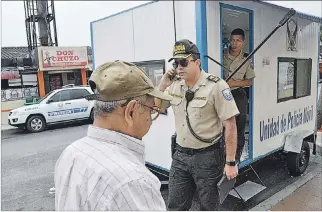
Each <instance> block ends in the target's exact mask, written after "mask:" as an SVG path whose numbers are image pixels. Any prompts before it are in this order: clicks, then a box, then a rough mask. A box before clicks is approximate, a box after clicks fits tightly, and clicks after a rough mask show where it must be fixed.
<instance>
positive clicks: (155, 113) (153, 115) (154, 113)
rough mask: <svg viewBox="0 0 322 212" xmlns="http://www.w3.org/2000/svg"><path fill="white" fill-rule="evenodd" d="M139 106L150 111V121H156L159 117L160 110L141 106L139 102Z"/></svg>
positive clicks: (155, 107)
mask: <svg viewBox="0 0 322 212" xmlns="http://www.w3.org/2000/svg"><path fill="white" fill-rule="evenodd" d="M140 104H141V105H143V106H145V107H147V108H149V109H150V110H151V119H152V121H154V120H156V119H157V118H158V117H159V115H160V108H158V107H157V106H153V107H151V106H148V105H145V104H143V103H141V102H140Z"/></svg>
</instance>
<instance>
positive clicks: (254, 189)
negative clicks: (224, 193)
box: [229, 181, 266, 202]
mask: <svg viewBox="0 0 322 212" xmlns="http://www.w3.org/2000/svg"><path fill="white" fill-rule="evenodd" d="M264 189H266V187H265V186H262V185H260V184H257V183H254V182H252V181H247V182H245V183H243V184H241V185H239V186H237V187H235V188H234V189H233V190H231V191H230V192H229V194H230V195H232V196H234V197H236V198H238V199H241V200H243V201H244V202H246V201H247V200H249V199H250V198H252V197H253V196H255V195H256V194H258V193H259V192H261V191H263V190H264ZM236 191H237V192H236Z"/></svg>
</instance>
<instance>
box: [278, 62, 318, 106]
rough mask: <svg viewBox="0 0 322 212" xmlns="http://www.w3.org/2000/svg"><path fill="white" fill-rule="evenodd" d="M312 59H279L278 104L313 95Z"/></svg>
mask: <svg viewBox="0 0 322 212" xmlns="http://www.w3.org/2000/svg"><path fill="white" fill-rule="evenodd" d="M311 72H312V60H311V59H297V58H285V57H283V58H281V57H279V58H278V74H277V102H284V101H287V100H290V99H296V98H300V97H304V96H309V95H310V94H311Z"/></svg>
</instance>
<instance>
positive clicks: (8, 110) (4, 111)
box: [1, 109, 13, 113]
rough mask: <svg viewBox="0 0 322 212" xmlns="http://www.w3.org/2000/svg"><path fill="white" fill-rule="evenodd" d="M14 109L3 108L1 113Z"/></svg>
mask: <svg viewBox="0 0 322 212" xmlns="http://www.w3.org/2000/svg"><path fill="white" fill-rule="evenodd" d="M12 110H13V109H4V110H1V113H6V112H10V111H12Z"/></svg>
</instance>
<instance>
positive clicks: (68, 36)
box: [1, 1, 322, 47]
mask: <svg viewBox="0 0 322 212" xmlns="http://www.w3.org/2000/svg"><path fill="white" fill-rule="evenodd" d="M146 2H148V1H55V12H56V24H57V34H58V44H59V46H90V44H91V40H90V22H91V21H94V20H97V19H100V18H103V17H106V16H109V15H112V14H114V13H117V12H120V11H122V10H125V9H128V8H131V7H134V6H137V5H140V4H144V3H146ZM269 2H272V3H274V4H278V5H281V6H285V7H289V8H291V7H293V8H294V9H295V10H297V11H300V12H304V13H307V14H312V15H315V16H319V17H321V16H322V15H321V13H322V12H321V8H322V4H321V2H320V1H269ZM1 4H2V5H1V46H3V47H4V46H27V39H26V29H25V20H24V19H25V14H24V6H23V1H1Z"/></svg>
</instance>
